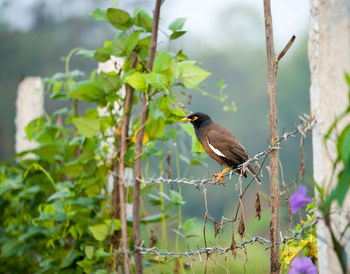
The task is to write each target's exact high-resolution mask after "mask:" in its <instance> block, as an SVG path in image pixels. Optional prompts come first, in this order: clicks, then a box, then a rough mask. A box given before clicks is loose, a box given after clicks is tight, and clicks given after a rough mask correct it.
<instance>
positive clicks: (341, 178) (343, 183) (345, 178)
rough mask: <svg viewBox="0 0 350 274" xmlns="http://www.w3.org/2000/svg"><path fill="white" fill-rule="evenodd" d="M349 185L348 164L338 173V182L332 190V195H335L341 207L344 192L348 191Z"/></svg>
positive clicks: (344, 195) (349, 168) (349, 172)
mask: <svg viewBox="0 0 350 274" xmlns="http://www.w3.org/2000/svg"><path fill="white" fill-rule="evenodd" d="M349 186H350V166H347V167H346V168H345V169H344V170H343V171H341V172H340V173H339V175H338V184H337V186H336V188H335V189H334V190H333V191H334V192H335V193H334V196H335V197H336V199H337V201H338V204H339V206H340V207H342V205H343V202H344V199H345V197H346V193H347V192H348V189H349Z"/></svg>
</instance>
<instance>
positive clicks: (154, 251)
mask: <svg viewBox="0 0 350 274" xmlns="http://www.w3.org/2000/svg"><path fill="white" fill-rule="evenodd" d="M320 219H321V217H316V218H315V219H314V220H313V222H312V223H310V224H307V225H305V226H303V227H302V228H301V229H300V230H297V231H295V232H294V233H293V234H292V235H290V236H288V237H285V238H283V239H281V240H280V241H278V244H281V243H286V242H287V241H289V240H298V239H300V236H302V235H303V234H305V233H307V232H309V231H310V230H311V229H312V228H313V227H314V226H315V225H316V224H317V222H318V221H319V220H320ZM253 243H260V244H262V245H264V244H268V245H269V246H268V247H267V248H269V247H270V244H271V242H270V240H268V239H266V238H263V237H261V236H255V237H250V239H249V240H247V241H244V242H236V249H246V245H249V244H253ZM211 244H212V246H211V247H203V248H197V249H196V250H187V251H170V250H160V249H159V248H156V247H150V248H147V247H142V246H136V247H135V249H136V250H139V251H140V252H141V253H142V254H148V255H156V256H158V257H172V256H173V257H179V256H187V257H193V256H200V254H204V253H205V254H208V255H210V254H212V253H214V252H219V253H221V254H224V253H227V252H228V251H230V250H232V248H231V247H225V248H224V247H221V246H219V245H218V244H214V243H212V242H211ZM128 252H129V253H133V252H134V251H128Z"/></svg>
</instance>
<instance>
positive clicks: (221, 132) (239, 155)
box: [206, 125, 248, 165]
mask: <svg viewBox="0 0 350 274" xmlns="http://www.w3.org/2000/svg"><path fill="white" fill-rule="evenodd" d="M206 141H207V142H208V145H209V147H210V148H211V149H212V150H213V151H214V153H216V154H217V155H218V156H220V157H226V158H228V159H229V160H231V161H232V162H234V163H236V164H237V165H239V164H242V163H244V162H245V161H247V160H248V153H247V151H246V149H245V148H244V146H242V144H241V143H240V142H239V141H238V139H237V138H236V137H235V136H234V135H233V134H232V133H231V132H230V131H228V130H227V129H225V128H224V127H222V126H220V125H216V126H215V127H211V128H210V130H209V131H208V133H207V135H206Z"/></svg>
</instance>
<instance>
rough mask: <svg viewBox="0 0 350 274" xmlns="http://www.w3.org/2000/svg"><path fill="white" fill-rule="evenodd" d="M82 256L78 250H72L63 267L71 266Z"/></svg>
mask: <svg viewBox="0 0 350 274" xmlns="http://www.w3.org/2000/svg"><path fill="white" fill-rule="evenodd" d="M80 255H81V253H80V252H79V251H78V250H76V249H72V250H70V251H69V253H68V255H67V256H66V258H65V259H64V261H63V263H62V265H61V267H62V268H65V267H67V266H70V265H71V264H72V263H73V261H74V260H75V259H76V258H78V257H79V256H80Z"/></svg>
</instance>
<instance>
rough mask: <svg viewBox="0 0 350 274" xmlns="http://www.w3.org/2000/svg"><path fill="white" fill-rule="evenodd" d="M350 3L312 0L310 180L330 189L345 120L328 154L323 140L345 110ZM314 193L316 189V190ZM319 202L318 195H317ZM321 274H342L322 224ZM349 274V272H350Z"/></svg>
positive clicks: (340, 222)
mask: <svg viewBox="0 0 350 274" xmlns="http://www.w3.org/2000/svg"><path fill="white" fill-rule="evenodd" d="M349 19H350V17H349V1H348V0H310V26H309V62H310V71H311V87H310V98H311V114H312V115H313V116H315V118H316V120H317V124H316V127H315V128H314V130H313V137H312V146H313V176H314V179H315V181H316V183H317V184H319V185H321V186H324V187H326V189H328V190H330V189H332V188H333V187H334V185H335V184H336V183H337V174H335V175H334V176H333V177H332V178H331V175H332V174H331V173H332V164H333V162H334V160H335V159H336V156H337V150H336V139H337V136H336V133H339V132H340V131H341V130H342V129H343V128H344V125H346V124H347V123H349V120H347V121H342V123H340V124H339V125H338V127H337V129H336V130H335V131H334V132H333V134H332V135H331V136H330V138H329V140H328V142H327V147H328V150H326V147H325V146H324V145H323V137H324V135H325V133H326V132H327V131H328V129H329V128H330V126H331V124H332V123H333V122H334V120H335V118H336V117H338V116H339V115H340V114H341V113H342V112H343V111H344V110H345V109H346V107H347V106H348V104H349V101H348V89H349V88H348V86H347V84H346V81H345V77H344V72H350V28H349V21H350V20H349ZM315 192H317V190H316V189H315ZM349 196H350V193H348V194H347V198H346V200H345V201H344V205H343V209H342V210H340V209H339V208H337V206H336V204H335V203H334V207H335V208H334V209H332V211H337V212H338V213H339V214H332V215H331V219H332V228H334V230H335V232H336V235H337V236H338V237H339V235H340V234H341V232H342V231H343V229H344V228H345V225H346V222H345V221H346V220H345V218H344V216H345V215H344V214H346V213H350V198H349ZM316 197H317V199H318V195H317V194H316ZM349 231H350V228H348V233H347V234H345V235H344V237H343V238H342V240H341V243H342V244H343V245H344V246H345V247H346V251H347V254H348V262H350V258H349V255H350V244H349V240H350V237H349ZM317 237H318V264H319V273H321V274H323V273H342V272H341V268H340V265H339V261H338V259H337V257H336V256H335V253H334V251H333V249H332V243H331V239H330V235H329V232H328V230H327V228H326V226H325V224H324V222H323V221H320V222H319V223H318V225H317ZM348 273H350V271H349V270H348Z"/></svg>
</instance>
